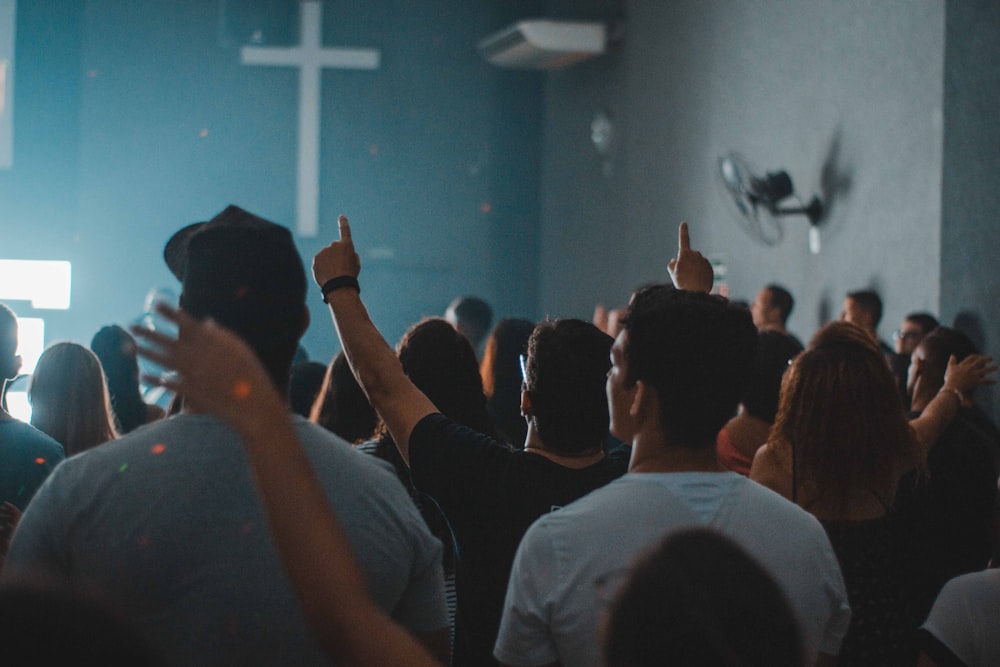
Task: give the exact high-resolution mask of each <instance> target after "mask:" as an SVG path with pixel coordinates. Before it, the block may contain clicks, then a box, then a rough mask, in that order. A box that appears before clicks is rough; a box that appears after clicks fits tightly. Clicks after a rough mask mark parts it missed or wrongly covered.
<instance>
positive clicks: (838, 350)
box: [770, 322, 917, 509]
mask: <svg viewBox="0 0 1000 667" xmlns="http://www.w3.org/2000/svg"><path fill="white" fill-rule="evenodd" d="M770 441H771V443H772V446H774V447H775V448H776V449H777V450H778V451H779V452H781V451H784V452H785V453H789V454H790V456H791V458H792V461H793V475H796V476H797V477H798V480H797V483H798V485H799V486H801V485H802V484H809V485H810V486H811V487H813V488H814V489H815V496H814V497H811V498H805V499H803V498H797V500H798V501H799V503H800V504H804V505H809V504H812V503H814V502H816V501H819V500H821V499H822V500H823V501H824V502H825V503H827V502H830V503H833V506H835V507H839V508H841V509H846V508H847V505H848V503H849V501H850V499H851V498H852V497H853V496H854V495H855V494H858V493H866V492H868V493H875V494H876V496H877V497H878V498H880V499H881V500H882V502H883V503H884V504H889V503H890V502H891V501H892V498H893V496H894V495H895V486H896V483H897V481H898V475H899V472H900V471H901V470H902V469H903V467H904V466H903V464H904V463H907V462H909V461H911V460H913V457H914V454H915V452H916V448H917V444H916V438H915V435H914V433H913V429H912V428H911V427H910V424H909V422H908V421H907V419H906V414H905V412H904V411H903V404H902V401H901V400H900V396H899V392H898V391H897V388H896V384H895V381H894V380H893V377H892V374H891V372H890V370H889V367H888V365H887V364H886V363H885V358H884V357H883V356H882V354H881V352H880V351H879V349H878V348H877V347H876V345H875V341H874V340H873V339H872V338H871V336H869V335H868V334H867V333H866V332H865V331H864V330H863V329H861V328H859V327H857V326H855V325H853V324H849V323H847V322H833V323H830V324H828V325H826V326H825V327H823V328H822V329H820V330H819V331H818V332H817V333H816V335H815V336H813V339H812V340H811V341H810V342H809V346H808V347H807V348H806V351H805V352H803V353H802V354H800V355H799V356H798V357H797V358H796V359H795V361H794V362H793V363H792V366H791V367H790V368H789V369H788V372H787V373H785V378H784V381H783V382H782V386H781V398H780V400H779V404H778V414H777V417H776V419H775V422H774V426H773V427H772V429H771V437H770ZM797 490H798V489H796V491H797Z"/></svg>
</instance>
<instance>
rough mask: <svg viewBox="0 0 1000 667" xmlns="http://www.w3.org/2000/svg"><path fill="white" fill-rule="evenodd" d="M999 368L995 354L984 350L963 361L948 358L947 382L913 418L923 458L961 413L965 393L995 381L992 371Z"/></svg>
mask: <svg viewBox="0 0 1000 667" xmlns="http://www.w3.org/2000/svg"><path fill="white" fill-rule="evenodd" d="M996 370H997V366H996V364H994V363H993V358H992V357H987V356H984V355H981V354H970V355H969V356H967V357H966V358H965V359H962V361H961V362H958V361H955V357H952V358H951V359H949V360H948V369H947V370H946V371H945V374H944V386H943V387H941V389H940V391H938V393H937V395H936V396H935V397H934V398H933V399H932V400H931V402H930V403H928V404H927V407H926V408H924V411H923V412H922V413H920V416H919V417H917V418H916V419H913V420H911V421H910V426H911V427H913V433H914V434H915V435H916V438H917V444H918V445H919V447H920V449H919V451H918V456H919V457H920V461H923V460H925V459H926V458H927V454H928V453H929V452H930V449H931V447H933V446H934V443H935V442H937V441H938V438H940V437H941V434H942V433H944V430H945V429H946V428H948V425H949V424H951V421H952V420H953V419H954V418H955V415H957V414H958V408H959V405H960V404H961V401H962V396H965V395H966V394H968V392H970V391H971V390H973V389H975V388H976V387H978V386H979V385H982V384H993V383H994V382H995V381H994V380H993V379H992V378H991V377H990V375H991V374H992V373H993V372H995V371H996Z"/></svg>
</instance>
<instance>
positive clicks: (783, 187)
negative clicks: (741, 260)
mask: <svg viewBox="0 0 1000 667" xmlns="http://www.w3.org/2000/svg"><path fill="white" fill-rule="evenodd" d="M761 173H763V172H761V171H759V170H757V169H755V168H754V167H753V166H752V165H751V164H750V163H749V162H748V161H747V160H746V158H744V157H743V156H742V155H740V154H739V153H735V152H733V153H729V154H727V155H725V156H723V157H721V158H719V172H718V175H719V183H720V184H721V186H722V189H723V193H724V194H723V196H724V197H725V199H726V200H727V201H729V202H732V204H734V205H735V212H736V214H737V217H736V219H737V221H738V222H739V225H740V227H741V228H742V229H743V230H744V231H745V232H746V233H747V234H749V235H750V237H751V238H753V239H755V240H757V241H759V242H761V243H763V244H764V245H769V246H773V245H777V244H778V242H779V241H781V238H782V236H783V234H784V232H783V230H782V226H781V220H780V219H781V218H782V217H784V216H786V215H804V216H806V217H807V218H808V219H809V223H810V224H811V225H812V229H815V228H816V226H817V225H818V224H819V221H820V220H821V219H822V217H823V202H821V201H820V199H819V197H813V198H812V199H811V200H810V201H809V203H808V204H803V203H802V201H801V200H800V199H799V198H798V197H797V196H796V195H795V189H794V187H793V186H792V179H791V178H790V177H789V176H788V172H785V171H772V172H767V173H764V175H763V176H761V175H760V174H761ZM789 197H794V199H795V200H796V201H797V202H798V204H799V205H798V206H794V207H784V206H781V202H783V201H785V200H787V199H788V198H789ZM731 210H732V209H731ZM810 236H812V234H810Z"/></svg>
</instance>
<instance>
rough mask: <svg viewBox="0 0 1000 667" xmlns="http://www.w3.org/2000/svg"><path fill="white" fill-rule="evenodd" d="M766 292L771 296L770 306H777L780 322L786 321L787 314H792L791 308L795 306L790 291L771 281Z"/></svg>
mask: <svg viewBox="0 0 1000 667" xmlns="http://www.w3.org/2000/svg"><path fill="white" fill-rule="evenodd" d="M767 292H768V294H769V295H770V297H771V306H772V307H774V308H777V309H778V312H779V313H781V321H782V323H787V322H788V316H789V315H791V314H792V308H794V307H795V299H793V298H792V293H791V292H789V291H788V290H786V289H785V288H784V287H782V286H781V285H776V284H773V283H772V284H770V285H768V286H767Z"/></svg>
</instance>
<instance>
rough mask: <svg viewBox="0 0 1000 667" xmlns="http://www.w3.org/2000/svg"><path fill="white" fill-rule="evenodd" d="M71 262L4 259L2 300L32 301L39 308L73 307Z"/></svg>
mask: <svg viewBox="0 0 1000 667" xmlns="http://www.w3.org/2000/svg"><path fill="white" fill-rule="evenodd" d="M71 282H72V276H71V267H70V263H69V262H61V261H46V260H34V259H0V301H2V300H15V301H30V302H31V305H32V306H33V307H35V308H39V309H46V310H67V309H69V295H70V284H71Z"/></svg>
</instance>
